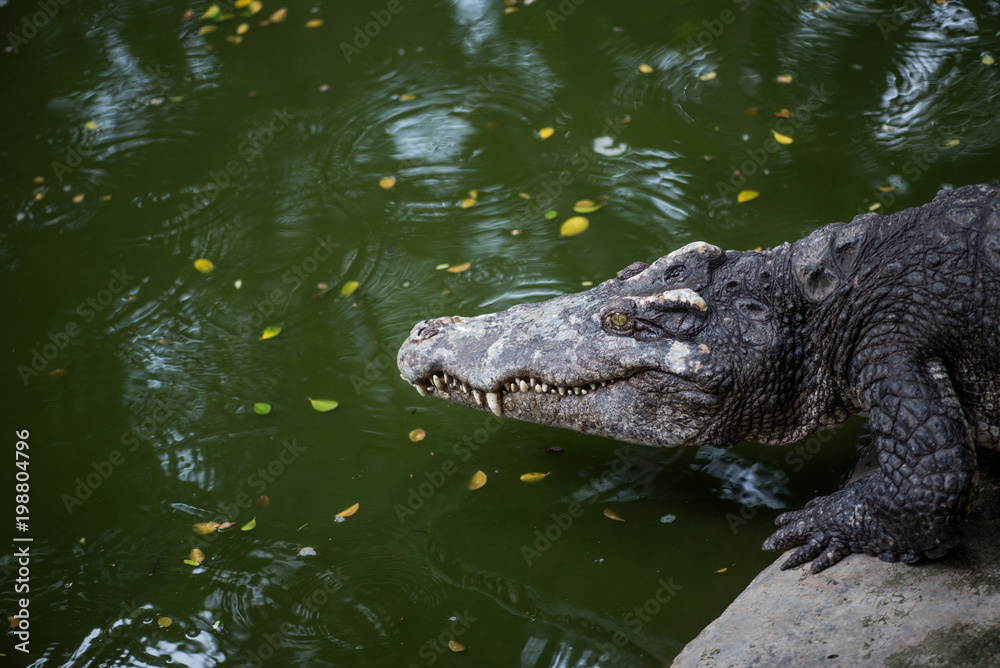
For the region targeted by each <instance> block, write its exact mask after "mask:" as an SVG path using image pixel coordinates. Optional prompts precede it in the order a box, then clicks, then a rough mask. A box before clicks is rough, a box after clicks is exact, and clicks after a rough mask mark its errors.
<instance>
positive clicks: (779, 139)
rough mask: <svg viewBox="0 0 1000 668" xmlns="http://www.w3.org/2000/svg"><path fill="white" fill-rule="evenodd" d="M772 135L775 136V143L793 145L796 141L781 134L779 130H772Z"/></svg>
mask: <svg viewBox="0 0 1000 668" xmlns="http://www.w3.org/2000/svg"><path fill="white" fill-rule="evenodd" d="M771 134H772V135H774V141H776V142H778V143H779V144H791V143H792V141H794V140H793V139H792V138H791V137H788V136H786V135H783V134H781V133H780V132H778V131H777V130H771Z"/></svg>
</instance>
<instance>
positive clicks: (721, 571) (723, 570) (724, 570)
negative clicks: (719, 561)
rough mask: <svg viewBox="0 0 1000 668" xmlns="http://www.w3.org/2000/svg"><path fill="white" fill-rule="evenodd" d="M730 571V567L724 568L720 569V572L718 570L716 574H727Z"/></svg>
mask: <svg viewBox="0 0 1000 668" xmlns="http://www.w3.org/2000/svg"><path fill="white" fill-rule="evenodd" d="M728 570H729V567H728V566H723V567H722V568H720V569H719V570H717V571H715V572H716V573H725V572H726V571H728Z"/></svg>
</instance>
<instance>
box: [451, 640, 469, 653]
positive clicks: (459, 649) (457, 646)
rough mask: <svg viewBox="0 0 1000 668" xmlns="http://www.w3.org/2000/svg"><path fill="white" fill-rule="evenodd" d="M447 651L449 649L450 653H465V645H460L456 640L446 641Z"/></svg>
mask: <svg viewBox="0 0 1000 668" xmlns="http://www.w3.org/2000/svg"><path fill="white" fill-rule="evenodd" d="M448 649H450V650H451V651H452V652H464V651H465V645H463V644H462V643H460V642H458V641H457V640H449V641H448Z"/></svg>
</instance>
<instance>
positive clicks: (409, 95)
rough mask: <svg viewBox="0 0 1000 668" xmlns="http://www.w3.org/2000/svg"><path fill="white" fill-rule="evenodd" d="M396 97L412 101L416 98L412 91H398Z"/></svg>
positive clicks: (400, 99)
mask: <svg viewBox="0 0 1000 668" xmlns="http://www.w3.org/2000/svg"><path fill="white" fill-rule="evenodd" d="M397 99H398V100H399V101H400V102H412V101H413V100H416V99H417V96H416V95H414V94H413V93H400V95H399V97H398V98H397Z"/></svg>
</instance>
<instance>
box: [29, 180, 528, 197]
mask: <svg viewBox="0 0 1000 668" xmlns="http://www.w3.org/2000/svg"><path fill="white" fill-rule="evenodd" d="M43 178H44V177H43ZM517 196H518V197H521V198H523V199H531V195H529V194H528V193H526V192H519V193H518V194H517Z"/></svg>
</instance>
